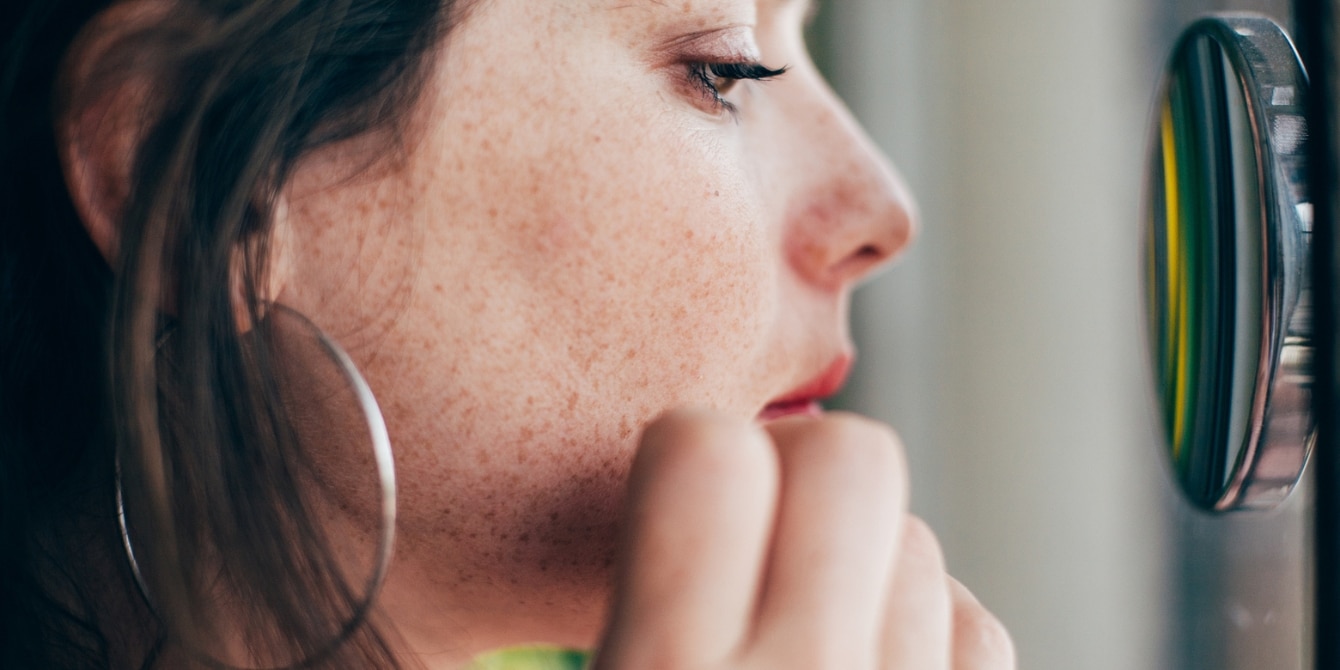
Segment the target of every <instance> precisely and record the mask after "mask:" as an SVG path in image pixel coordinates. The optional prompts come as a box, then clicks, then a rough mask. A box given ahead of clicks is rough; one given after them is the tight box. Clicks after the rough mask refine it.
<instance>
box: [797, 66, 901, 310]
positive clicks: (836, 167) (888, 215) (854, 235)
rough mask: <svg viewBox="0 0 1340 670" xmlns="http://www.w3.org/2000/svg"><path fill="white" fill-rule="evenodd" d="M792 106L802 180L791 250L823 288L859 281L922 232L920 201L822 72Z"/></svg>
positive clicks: (804, 271)
mask: <svg viewBox="0 0 1340 670" xmlns="http://www.w3.org/2000/svg"><path fill="white" fill-rule="evenodd" d="M809 83H810V85H809V86H806V88H807V89H808V90H807V91H806V95H805V98H806V100H805V102H804V103H803V104H797V105H795V106H794V107H793V108H792V109H793V111H794V112H795V114H796V116H795V117H794V118H793V119H792V120H791V124H792V133H793V134H792V137H793V138H794V141H795V142H796V144H797V146H796V147H795V150H794V152H792V155H793V156H795V157H796V164H795V168H794V169H795V170H796V173H795V174H796V179H797V180H798V182H799V183H796V184H794V186H793V190H792V194H793V197H794V199H793V200H792V201H791V210H790V212H789V216H790V218H791V220H790V221H789V222H788V223H789V225H788V228H789V235H788V237H789V240H788V245H787V246H788V255H789V256H790V259H791V262H792V264H793V265H794V266H795V267H796V270H797V271H798V272H800V273H801V274H802V275H803V276H805V277H806V278H807V279H809V280H810V281H812V282H814V283H816V284H819V285H821V286H823V287H825V288H840V287H842V286H846V285H850V284H853V283H855V282H857V281H859V280H860V279H862V278H864V277H866V276H867V275H869V274H870V273H871V272H873V271H874V270H876V269H878V268H879V267H881V266H884V265H885V264H887V263H888V262H889V261H890V260H891V259H893V258H895V257H897V256H898V255H899V253H900V252H902V251H903V250H904V249H906V248H907V246H908V245H909V244H910V243H911V241H912V239H913V238H914V237H915V235H916V231H917V227H918V222H917V218H916V205H915V203H914V202H913V200H912V197H911V195H910V193H909V192H908V190H907V187H906V186H905V185H904V183H903V181H902V179H901V177H899V175H898V173H897V172H896V170H895V169H894V168H893V165H892V164H891V163H890V162H889V161H888V159H887V158H886V157H885V156H884V155H883V153H882V152H881V151H880V150H879V149H878V148H877V147H876V146H875V144H874V143H873V142H872V141H871V140H870V138H869V137H868V136H867V135H866V133H865V131H864V130H863V129H862V128H861V127H860V125H859V124H858V123H857V122H856V120H855V119H854V118H853V117H852V115H851V114H850V112H848V111H847V109H846V107H845V106H844V105H843V104H842V102H841V101H839V100H838V99H837V97H836V96H835V95H834V94H833V93H832V91H831V90H829V89H828V86H827V84H825V83H824V82H823V81H822V79H819V78H818V76H817V75H816V76H815V77H814V79H813V81H811V82H809Z"/></svg>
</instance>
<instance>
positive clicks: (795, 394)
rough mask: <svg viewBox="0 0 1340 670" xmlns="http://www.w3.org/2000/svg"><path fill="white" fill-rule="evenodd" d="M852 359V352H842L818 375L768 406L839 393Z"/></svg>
mask: <svg viewBox="0 0 1340 670" xmlns="http://www.w3.org/2000/svg"><path fill="white" fill-rule="evenodd" d="M852 360H853V357H852V356H851V355H850V354H842V355H840V356H838V357H837V358H834V359H833V361H832V362H831V363H829V364H828V367H827V368H825V369H824V370H823V371H822V372H820V373H819V374H818V375H816V376H814V377H813V378H811V379H810V380H809V381H807V382H805V383H804V384H801V385H800V386H797V387H796V388H795V389H793V390H791V391H788V392H787V393H786V395H783V396H781V397H779V398H776V399H774V400H772V401H771V402H769V403H768V407H773V406H776V405H791V404H796V403H809V402H815V401H819V400H823V399H825V398H827V397H829V396H831V395H833V394H835V393H837V392H838V391H840V390H842V386H843V385H844V384H846V383H847V374H848V373H850V372H851V364H852Z"/></svg>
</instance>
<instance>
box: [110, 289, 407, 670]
mask: <svg viewBox="0 0 1340 670" xmlns="http://www.w3.org/2000/svg"><path fill="white" fill-rule="evenodd" d="M269 309H270V312H271V313H272V314H273V313H282V314H284V315H286V316H289V317H292V318H294V319H295V320H297V321H298V323H300V324H301V325H302V327H303V328H305V329H307V330H309V331H311V332H312V333H313V334H314V335H315V336H316V338H317V340H318V341H319V342H320V343H321V347H322V349H323V350H324V352H325V353H326V355H327V356H329V357H330V358H331V359H333V360H334V361H335V363H336V365H338V366H339V368H340V373H341V374H342V375H343V376H344V380H345V382H347V383H348V384H350V385H351V386H352V387H353V392H354V397H355V398H356V399H357V401H358V406H359V408H360V410H361V411H362V413H363V418H364V420H365V421H366V423H367V428H368V436H369V437H370V438H371V440H372V450H373V455H374V458H375V460H376V463H377V481H378V485H379V487H380V490H381V491H380V492H381V495H380V503H381V524H382V530H381V533H380V534H379V536H378V543H377V552H376V564H375V565H374V567H373V571H372V575H371V576H369V578H368V584H367V595H366V596H365V597H364V598H363V599H362V600H359V601H358V602H357V604H356V605H355V607H354V609H353V616H352V617H351V618H350V619H349V621H347V622H345V623H344V625H343V626H342V627H341V628H340V632H339V634H338V635H337V636H336V637H335V638H333V639H332V640H331V641H330V642H329V643H327V644H325V645H323V646H321V647H320V648H318V649H317V650H316V651H315V652H313V653H312V654H310V655H308V656H307V657H305V658H302V659H299V660H298V661H296V662H294V663H292V664H290V665H287V666H282V667H278V668H271V669H269V670H288V669H289V668H297V667H305V666H307V665H310V664H311V663H313V662H315V661H318V660H320V659H321V658H323V657H325V656H327V655H328V654H330V653H331V652H333V651H335V650H336V649H338V648H339V647H340V646H341V645H343V644H344V643H345V642H346V641H348V640H349V638H350V637H352V636H353V634H354V632H355V631H357V630H358V628H359V627H360V626H362V625H363V623H364V621H366V619H367V616H368V613H369V612H370V611H371V610H372V605H373V603H374V602H375V601H376V599H377V594H378V592H379V591H380V590H381V587H382V584H383V583H384V582H385V581H386V573H387V571H388V569H389V568H390V565H391V554H392V550H393V549H394V547H395V527H396V477H395V459H394V455H393V453H392V451H391V438H390V435H389V433H388V432H387V430H386V419H385V417H384V416H383V415H382V411H381V407H380V406H379V405H378V404H377V398H376V397H375V396H373V394H372V388H371V387H369V386H368V383H367V380H366V379H364V378H363V375H362V373H360V372H359V371H358V368H357V367H356V366H355V365H354V362H353V359H351V358H350V357H349V354H348V353H346V352H345V351H344V349H343V348H341V347H340V345H339V344H336V343H335V341H334V340H332V339H331V338H330V337H329V336H327V335H326V333H325V332H324V331H322V330H321V329H320V328H318V327H317V326H316V324H314V323H312V322H311V320H309V319H308V318H307V317H305V316H303V315H302V314H301V313H300V312H298V311H296V310H294V309H291V308H289V307H285V306H283V305H280V304H277V303H274V304H271V305H269ZM170 335H171V333H170V332H168V333H166V334H161V335H160V336H159V338H158V342H157V347H158V348H159V349H160V350H161V349H162V347H163V344H164V343H165V341H166V340H167V338H168V337H170ZM115 479H116V485H115V488H116V520H117V524H118V525H119V526H120V531H121V544H122V547H123V548H124V549H125V552H126V560H127V561H128V562H129V563H130V571H131V574H132V575H133V576H134V578H135V584H136V586H137V587H139V590H140V594H141V595H142V596H143V597H144V600H145V602H146V603H148V604H149V608H150V609H155V610H156V608H155V607H154V604H153V603H154V601H153V598H152V597H151V594H150V590H149V585H148V582H147V581H146V580H145V579H144V574H143V572H142V571H141V568H140V563H139V561H138V560H137V559H136V557H135V547H134V545H133V543H132V542H131V539H130V529H129V526H128V525H127V523H126V506H125V496H124V493H123V491H122V485H121V452H120V449H117V451H116V455H115ZM192 653H195V654H197V655H199V656H200V657H201V660H203V661H205V662H206V663H208V664H209V665H212V666H215V667H219V668H233V667H235V666H230V665H228V664H227V663H222V662H220V661H218V659H215V658H213V657H212V656H210V655H209V654H208V653H206V652H204V650H192Z"/></svg>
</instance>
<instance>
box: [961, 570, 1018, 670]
mask: <svg viewBox="0 0 1340 670" xmlns="http://www.w3.org/2000/svg"><path fill="white" fill-rule="evenodd" d="M949 586H950V589H949V590H950V593H951V595H952V597H953V601H954V643H953V652H952V653H953V659H954V665H953V668H954V670H1014V668H1015V667H1016V664H1017V660H1016V659H1015V654H1014V641H1013V640H1011V639H1010V633H1009V631H1007V630H1006V629H1005V626H1004V625H1003V624H1002V623H1001V622H1000V620H999V619H997V618H996V617H995V616H993V615H992V614H991V613H990V612H989V611H987V609H986V608H985V607H983V606H982V604H981V603H980V602H978V601H977V598H976V597H975V596H974V595H973V594H972V592H971V591H969V590H968V588H967V587H965V586H964V585H962V584H960V583H959V582H958V580H956V579H954V578H953V577H950V578H949Z"/></svg>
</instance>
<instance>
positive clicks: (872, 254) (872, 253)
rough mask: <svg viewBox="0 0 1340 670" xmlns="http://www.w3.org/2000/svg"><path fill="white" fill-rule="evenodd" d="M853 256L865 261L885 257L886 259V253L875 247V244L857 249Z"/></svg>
mask: <svg viewBox="0 0 1340 670" xmlns="http://www.w3.org/2000/svg"><path fill="white" fill-rule="evenodd" d="M853 255H854V256H856V257H857V258H865V259H870V260H874V259H879V258H883V257H884V252H883V251H880V249H879V247H877V246H875V245H873V244H867V245H865V246H863V247H861V248H860V249H857V250H856V253H855V254H853Z"/></svg>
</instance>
